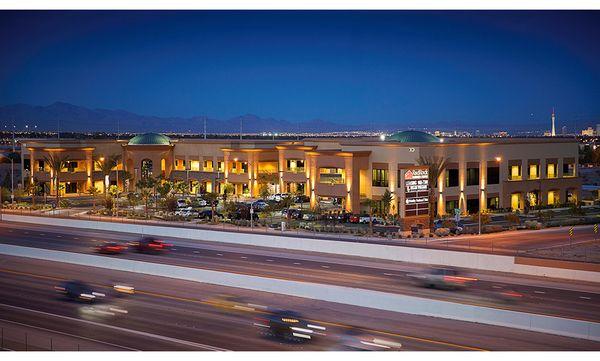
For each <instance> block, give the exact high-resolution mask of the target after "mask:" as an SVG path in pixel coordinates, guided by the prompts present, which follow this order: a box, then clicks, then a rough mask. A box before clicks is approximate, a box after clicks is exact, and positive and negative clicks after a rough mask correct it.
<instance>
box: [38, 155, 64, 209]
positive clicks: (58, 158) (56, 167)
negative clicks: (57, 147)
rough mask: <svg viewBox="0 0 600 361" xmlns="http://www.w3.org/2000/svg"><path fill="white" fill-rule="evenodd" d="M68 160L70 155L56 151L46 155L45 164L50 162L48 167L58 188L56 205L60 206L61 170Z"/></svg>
mask: <svg viewBox="0 0 600 361" xmlns="http://www.w3.org/2000/svg"><path fill="white" fill-rule="evenodd" d="M68 160H69V156H67V155H64V156H63V155H60V154H55V153H50V154H48V155H47V156H45V157H44V164H48V168H50V171H51V172H52V181H53V182H54V185H55V189H56V207H58V202H59V201H60V190H59V185H60V172H61V171H62V169H63V168H65V167H66V166H67V161H68Z"/></svg>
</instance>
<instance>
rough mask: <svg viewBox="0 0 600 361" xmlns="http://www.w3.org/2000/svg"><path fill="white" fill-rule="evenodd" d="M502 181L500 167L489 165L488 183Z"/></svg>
mask: <svg viewBox="0 0 600 361" xmlns="http://www.w3.org/2000/svg"><path fill="white" fill-rule="evenodd" d="M499 183H500V167H487V184H499Z"/></svg>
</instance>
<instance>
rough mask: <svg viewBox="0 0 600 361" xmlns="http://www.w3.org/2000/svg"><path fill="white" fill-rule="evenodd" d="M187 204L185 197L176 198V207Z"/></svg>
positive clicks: (182, 206) (183, 206)
mask: <svg viewBox="0 0 600 361" xmlns="http://www.w3.org/2000/svg"><path fill="white" fill-rule="evenodd" d="M187 206H188V204H187V202H186V201H185V199H178V200H177V208H185V207H187Z"/></svg>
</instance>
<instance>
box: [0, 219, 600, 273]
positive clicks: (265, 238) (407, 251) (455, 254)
mask: <svg viewBox="0 0 600 361" xmlns="http://www.w3.org/2000/svg"><path fill="white" fill-rule="evenodd" d="M3 220H4V221H10V222H23V223H33V224H37V225H48V226H55V227H73V228H79V229H93V230H100V231H103V230H107V229H109V230H111V231H116V232H125V233H134V234H144V235H153V236H157V237H165V238H185V239H192V240H202V241H212V242H222V243H230V244H241V245H249V246H259V247H270V248H281V249H288V250H298V251H309V252H320V253H329V254H337V255H346V256H358V257H368V258H375V259H385V260H391V261H400V262H410V263H419V264H431V265H444V266H452V267H462V268H469V269H475V270H484V271H496V272H510V273H519V274H526V275H533V276H544V277H553V278H563V279H571V280H578V281H588V282H600V272H595V271H590V270H581V269H573V268H565V267H553V266H552V264H551V263H548V266H540V265H531V264H526V263H523V262H516V261H515V257H513V256H503V255H492V254H484V253H474V252H461V251H448V250H440V249H426V248H417V247H405V246H401V245H382V244H371V243H359V242H346V241H333V240H324V239H312V238H302V237H289V236H278V235H264V234H248V233H243V234H241V233H236V232H226V231H211V230H206V229H190V228H178V227H166V226H153V225H139V224H127V223H113V222H103V221H86V220H77V219H67V218H48V217H35V216H20V215H13V214H4V215H3Z"/></svg>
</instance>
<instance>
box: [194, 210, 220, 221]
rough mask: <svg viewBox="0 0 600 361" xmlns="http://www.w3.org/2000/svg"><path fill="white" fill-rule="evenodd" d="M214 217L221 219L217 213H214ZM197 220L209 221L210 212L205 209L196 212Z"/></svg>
mask: <svg viewBox="0 0 600 361" xmlns="http://www.w3.org/2000/svg"><path fill="white" fill-rule="evenodd" d="M215 217H219V218H223V215H222V214H221V213H219V212H217V211H215ZM198 218H201V219H211V218H212V210H210V209H205V210H202V211H200V212H198Z"/></svg>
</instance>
